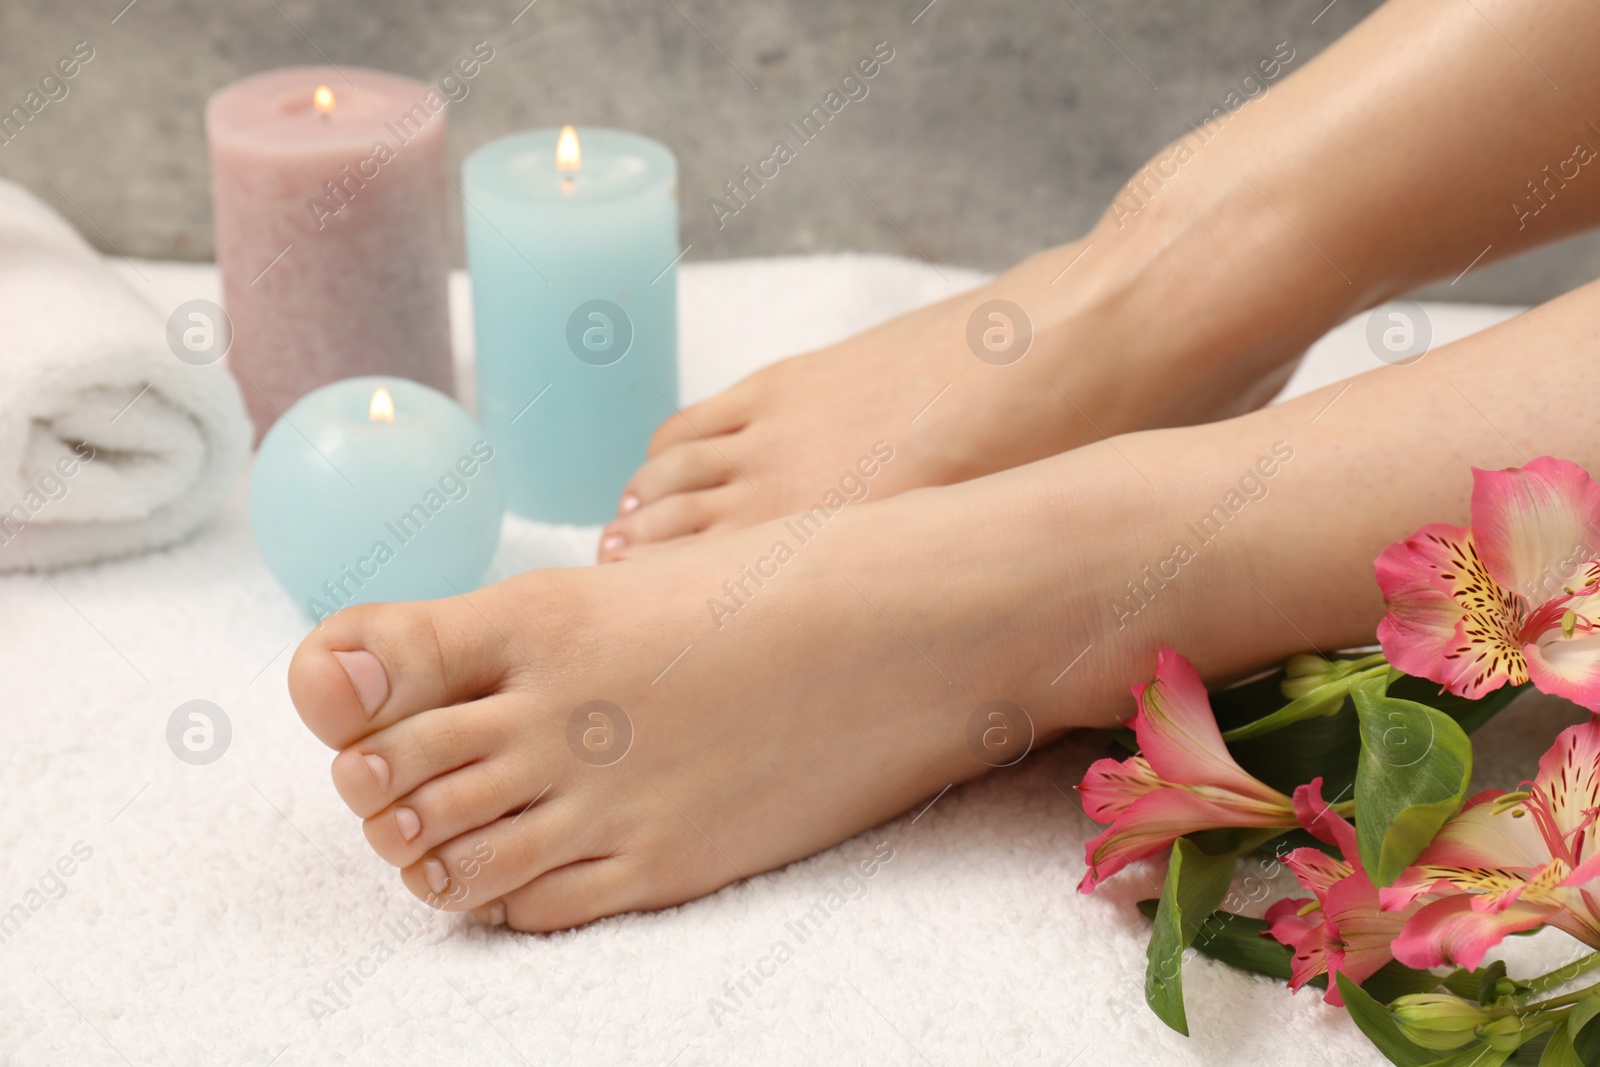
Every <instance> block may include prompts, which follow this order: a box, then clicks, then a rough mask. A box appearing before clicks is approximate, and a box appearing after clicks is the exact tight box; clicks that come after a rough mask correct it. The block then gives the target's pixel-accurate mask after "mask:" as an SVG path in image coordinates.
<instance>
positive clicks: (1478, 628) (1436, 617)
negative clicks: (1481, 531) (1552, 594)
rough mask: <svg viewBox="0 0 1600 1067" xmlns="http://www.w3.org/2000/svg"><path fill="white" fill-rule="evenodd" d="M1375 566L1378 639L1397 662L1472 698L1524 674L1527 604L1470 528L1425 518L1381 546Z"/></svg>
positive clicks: (1515, 682)
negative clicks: (1492, 569)
mask: <svg viewBox="0 0 1600 1067" xmlns="http://www.w3.org/2000/svg"><path fill="white" fill-rule="evenodd" d="M1374 569H1375V570H1376V572H1377V577H1378V587H1379V588H1380V589H1381V590H1382V591H1383V599H1384V604H1385V605H1386V606H1387V608H1388V610H1387V611H1386V612H1385V614H1384V617H1383V621H1382V622H1381V623H1379V624H1378V643H1379V644H1381V645H1382V646H1383V651H1384V654H1385V655H1387V656H1388V658H1389V662H1390V663H1392V664H1393V665H1394V666H1396V667H1398V668H1399V669H1400V670H1402V671H1404V672H1405V673H1407V674H1411V675H1415V676H1417V677H1419V678H1427V679H1429V680H1431V681H1435V682H1438V683H1439V684H1440V685H1442V686H1444V687H1445V688H1447V689H1449V690H1450V692H1452V693H1455V694H1456V695H1458V696H1464V697H1467V698H1468V699H1470V700H1476V699H1478V698H1480V697H1482V696H1484V695H1485V694H1487V693H1490V692H1492V691H1493V690H1496V689H1499V688H1500V687H1501V686H1503V685H1505V684H1506V683H1507V682H1510V683H1511V684H1513V685H1519V684H1521V683H1522V682H1525V681H1527V680H1528V668H1527V664H1526V662H1525V661H1524V659H1523V654H1522V642H1521V639H1520V636H1519V634H1520V631H1521V628H1522V622H1523V619H1524V617H1525V616H1526V614H1527V605H1526V604H1525V603H1524V602H1523V600H1522V599H1521V598H1520V597H1518V596H1516V595H1514V594H1512V593H1510V592H1509V591H1507V590H1506V589H1504V588H1503V587H1501V586H1500V585H1499V584H1498V583H1497V582H1496V581H1495V580H1494V579H1493V578H1492V577H1491V576H1490V574H1489V571H1488V569H1487V568H1486V567H1485V566H1484V563H1483V561H1482V560H1481V559H1480V558H1479V556H1478V552H1477V549H1476V548H1475V546H1474V536H1473V532H1472V531H1471V530H1469V529H1467V528H1466V527H1464V526H1449V525H1446V524H1443V523H1435V524H1432V525H1429V526H1424V527H1423V528H1422V529H1420V530H1418V531H1417V532H1416V533H1414V534H1412V535H1411V536H1410V537H1408V538H1406V539H1405V540H1404V541H1397V542H1395V543H1394V544H1392V545H1390V546H1389V547H1388V548H1386V549H1384V550H1383V553H1382V554H1381V555H1379V556H1378V558H1377V560H1376V562H1375V564H1374Z"/></svg>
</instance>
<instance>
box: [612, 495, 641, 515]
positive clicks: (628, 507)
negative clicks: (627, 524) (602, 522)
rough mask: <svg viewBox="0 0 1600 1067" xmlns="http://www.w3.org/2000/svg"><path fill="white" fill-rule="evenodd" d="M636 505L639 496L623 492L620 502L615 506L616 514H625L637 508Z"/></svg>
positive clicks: (637, 504)
mask: <svg viewBox="0 0 1600 1067" xmlns="http://www.w3.org/2000/svg"><path fill="white" fill-rule="evenodd" d="M638 506H639V498H638V497H637V496H635V495H634V494H633V493H624V494H623V496H622V504H621V505H620V506H618V508H617V514H618V515H626V514H628V513H629V512H631V511H634V510H635V509H637V508H638Z"/></svg>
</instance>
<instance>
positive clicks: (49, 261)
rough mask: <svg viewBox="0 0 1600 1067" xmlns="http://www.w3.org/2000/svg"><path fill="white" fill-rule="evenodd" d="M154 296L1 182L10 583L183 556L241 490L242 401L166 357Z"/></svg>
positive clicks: (246, 440)
mask: <svg viewBox="0 0 1600 1067" xmlns="http://www.w3.org/2000/svg"><path fill="white" fill-rule="evenodd" d="M133 285H137V286H139V287H140V288H141V289H143V290H144V291H143V292H142V293H141V292H136V291H135V290H134V288H133V287H132V286H133ZM174 295H175V297H176V298H175V299H174V300H173V302H172V304H171V305H170V306H172V307H176V306H177V305H178V304H179V303H182V302H183V301H184V300H185V299H187V297H188V294H182V295H179V294H174ZM155 296H156V293H155V291H154V290H153V289H152V288H151V287H150V283H149V282H147V281H136V282H134V283H132V285H130V284H125V283H124V282H123V281H122V280H121V279H119V278H118V277H117V276H116V274H115V273H114V272H113V271H111V270H110V269H108V268H107V266H106V264H105V262H104V261H103V260H102V259H101V258H100V256H99V255H98V254H96V253H95V252H94V251H93V250H91V249H90V248H89V246H88V245H87V244H85V243H84V240H83V238H82V237H80V236H79V235H78V234H77V232H76V231H74V230H73V229H72V227H71V226H69V225H68V224H67V222H66V221H65V220H64V219H62V218H61V216H59V215H57V214H56V213H55V212H54V211H52V210H50V208H48V207H46V206H45V205H44V204H42V203H40V202H39V201H38V200H37V199H35V198H34V197H33V196H32V195H31V194H29V193H28V192H27V191H26V190H24V189H22V188H21V187H20V186H17V185H14V184H12V183H10V182H5V181H0V513H3V514H0V571H14V570H40V569H47V568H52V567H62V566H67V565H70V564H74V563H91V562H95V561H97V560H102V559H110V558H113V557H116V556H125V555H129V554H131V553H134V552H142V551H145V550H146V549H150V548H156V547H159V546H162V545H167V544H171V543H172V542H173V541H176V540H177V539H178V538H180V537H183V536H185V535H186V534H188V533H190V532H191V531H193V530H194V528H195V527H196V526H198V525H199V524H200V523H201V522H203V521H205V519H207V518H208V517H209V516H211V515H212V514H213V513H214V512H215V511H216V510H217V508H218V507H219V506H220V505H221V504H222V502H223V501H224V500H225V499H227V496H228V493H229V492H230V491H231V490H232V489H233V486H234V484H235V483H236V482H237V481H238V477H239V473H240V472H241V471H242V470H243V469H244V463H245V460H246V458H247V457H248V456H249V448H250V426H249V423H248V421H247V420H246V418H245V414H244V407H243V404H242V403H241V401H240V397H239V388H238V386H237V385H236V384H235V383H234V380H233V378H232V377H231V376H229V375H228V373H227V372H226V371H225V370H223V369H222V367H221V365H220V364H219V365H215V366H206V367H196V366H191V365H189V364H187V363H184V362H182V361H180V360H179V359H178V358H177V357H175V356H174V355H173V354H172V352H171V351H170V350H168V348H167V343H166V321H165V317H164V316H163V314H162V313H161V312H160V311H158V310H157V309H156V306H155V305H153V304H152V303H151V302H150V301H151V298H153V297H155ZM80 458H83V459H88V462H81V459H80ZM68 472H70V474H69V473H68Z"/></svg>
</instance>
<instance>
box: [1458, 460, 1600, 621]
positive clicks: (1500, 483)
mask: <svg viewBox="0 0 1600 1067" xmlns="http://www.w3.org/2000/svg"><path fill="white" fill-rule="evenodd" d="M1472 530H1473V533H1474V534H1475V535H1476V538H1477V542H1478V552H1479V554H1480V555H1481V556H1482V557H1483V562H1484V565H1485V566H1486V567H1487V568H1488V570H1489V573H1490V574H1491V575H1493V576H1494V577H1495V579H1496V580H1497V581H1498V582H1499V584H1500V585H1502V586H1504V587H1505V588H1507V589H1509V590H1511V591H1512V592H1514V593H1517V594H1519V595H1520V596H1522V597H1524V598H1526V599H1527V600H1529V601H1531V602H1532V603H1535V604H1538V603H1542V602H1543V601H1546V600H1549V599H1551V598H1552V597H1554V596H1558V595H1560V593H1561V592H1562V589H1563V587H1571V586H1573V585H1574V582H1575V578H1576V576H1577V575H1578V574H1579V572H1580V571H1581V569H1582V567H1583V564H1584V563H1585V562H1586V561H1588V560H1590V559H1593V558H1594V557H1596V556H1600V485H1596V484H1595V481H1594V479H1593V478H1591V477H1589V474H1588V472H1587V471H1585V470H1584V469H1583V468H1582V467H1580V466H1578V465H1577V464H1576V463H1571V462H1568V461H1567V460H1564V459H1553V458H1551V457H1550V456H1540V457H1539V458H1538V459H1536V460H1533V461H1532V462H1531V463H1528V464H1526V465H1524V466H1522V467H1514V468H1510V469H1507V470H1498V471H1486V470H1479V469H1478V468H1476V467H1474V468H1473V470H1472Z"/></svg>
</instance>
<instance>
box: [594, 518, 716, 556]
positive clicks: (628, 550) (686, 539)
mask: <svg viewBox="0 0 1600 1067" xmlns="http://www.w3.org/2000/svg"><path fill="white" fill-rule="evenodd" d="M722 528H723V527H722V526H720V525H717V526H708V527H706V528H705V529H704V530H701V531H700V532H699V533H692V534H684V535H683V536H682V537H669V538H668V539H667V540H665V541H643V542H640V543H639V544H637V545H629V544H623V545H619V546H617V548H616V549H615V550H614V551H613V552H612V553H611V554H610V555H609V556H607V557H606V558H605V559H604V560H603V562H605V563H620V562H622V561H623V560H625V559H634V558H635V557H638V556H648V555H651V554H652V553H655V552H660V551H662V550H664V549H668V548H678V547H679V546H681V545H689V544H693V543H694V542H696V541H698V540H700V539H701V538H702V537H705V536H706V535H707V534H714V533H716V532H717V531H718V530H720V529H722Z"/></svg>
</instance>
